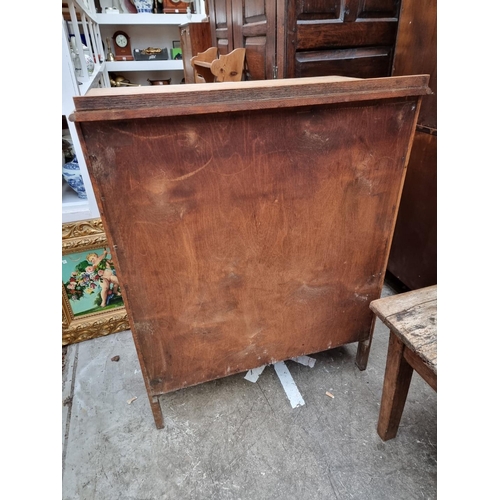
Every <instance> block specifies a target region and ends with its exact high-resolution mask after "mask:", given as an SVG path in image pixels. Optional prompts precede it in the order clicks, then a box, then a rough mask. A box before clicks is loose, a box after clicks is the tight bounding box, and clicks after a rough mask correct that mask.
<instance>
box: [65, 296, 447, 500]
mask: <svg viewBox="0 0 500 500" xmlns="http://www.w3.org/2000/svg"><path fill="white" fill-rule="evenodd" d="M393 293H394V291H393V290H392V289H390V288H389V287H388V286H385V287H384V291H383V296H385V295H390V294H393ZM388 335H389V331H388V329H387V327H385V326H384V325H383V324H382V323H381V322H380V321H377V325H376V329H375V332H374V338H373V344H372V348H371V353H370V359H369V361H368V367H367V369H366V370H365V371H363V372H361V371H359V370H358V368H357V367H356V366H355V363H354V360H355V356H356V348H357V344H351V345H347V346H344V347H340V348H337V349H332V350H330V351H326V352H322V353H319V354H316V355H311V357H313V358H314V359H316V364H315V365H314V367H313V368H309V367H307V366H303V365H300V364H298V363H295V362H292V361H287V362H286V364H287V366H288V368H289V370H290V372H291V374H292V376H293V378H294V380H295V382H296V384H297V386H298V389H299V391H300V393H301V395H302V397H303V399H304V401H305V405H304V406H301V407H298V408H292V407H291V405H290V402H289V401H288V399H287V397H286V395H285V392H284V390H283V387H282V385H281V383H280V381H279V379H278V376H277V375H276V372H275V371H274V370H273V369H272V367H267V368H266V369H265V370H264V372H263V373H262V375H261V376H260V378H259V379H258V381H257V382H256V383H251V382H249V381H247V380H245V379H244V376H245V373H241V374H238V375H233V376H230V377H226V378H223V379H220V380H216V381H213V382H208V383H204V384H200V385H198V386H195V387H191V388H188V389H183V390H179V391H176V392H174V393H170V394H167V395H164V396H162V397H161V398H160V402H161V406H162V409H163V414H164V417H165V428H164V429H162V430H157V429H156V427H155V425H154V422H153V417H152V414H151V409H150V406H149V402H148V398H147V395H146V390H145V388H144V382H143V378H142V375H141V371H140V367H139V362H138V360H137V356H136V352H135V347H134V343H133V339H132V336H131V333H130V331H126V332H121V333H118V334H114V335H111V336H108V337H102V338H98V339H93V340H89V341H85V342H82V343H80V344H74V345H71V346H69V347H68V349H67V354H66V359H65V363H64V370H63V419H62V423H63V429H62V430H63V460H62V466H63V479H62V491H63V497H62V498H63V500H77V499H78V500H86V499H89V500H90V499H95V500H114V499H117V500H118V499H119V500H163V499H168V500H170V499H176V500H177V499H180V500H184V499H186V500H191V499H193V500H198V499H200V500H205V499H206V500H208V499H213V500H219V499H220V500H225V499H228V500H237V499H241V500H247V499H248V500H270V499H273V500H279V499H287V500H295V499H300V500H320V499H321V500H322V499H329V500H330V499H360V500H361V499H362V500H367V499H370V500H376V499H381V500H390V499H394V500H407V499H434V498H436V497H437V462H436V461H437V400H436V399H437V397H436V393H434V391H433V390H432V389H431V388H430V387H429V386H427V384H426V383H425V382H424V381H423V380H422V379H421V378H420V377H419V375H418V374H416V373H415V374H414V376H413V380H412V383H411V386H410V391H409V394H408V399H407V403H406V406H405V410H404V413H403V417H402V421H401V425H400V428H399V432H398V435H397V436H396V438H395V439H393V440H390V441H387V442H385V443H384V442H383V441H382V440H381V439H380V438H379V436H378V434H377V432H376V426H377V419H378V412H379V407H380V398H381V395H382V384H383V377H384V370H385V360H386V354H387V343H388ZM116 355H118V356H120V360H119V361H118V362H114V361H111V358H112V357H113V356H116ZM327 391H329V392H330V393H331V394H333V395H334V398H333V399H332V398H330V397H328V396H327V395H326V394H325V393H326V392H327ZM134 397H136V398H137V399H135V400H134V401H132V402H130V403H129V401H130V400H131V399H132V398H134Z"/></svg>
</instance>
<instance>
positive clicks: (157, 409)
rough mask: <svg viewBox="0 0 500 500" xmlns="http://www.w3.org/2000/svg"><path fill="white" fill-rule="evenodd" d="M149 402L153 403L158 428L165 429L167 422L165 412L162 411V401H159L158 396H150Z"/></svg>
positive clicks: (152, 409) (152, 407) (152, 408)
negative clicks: (164, 421)
mask: <svg viewBox="0 0 500 500" xmlns="http://www.w3.org/2000/svg"><path fill="white" fill-rule="evenodd" d="M149 403H150V404H151V411H152V412H153V418H154V421H155V425H156V428H157V429H163V427H165V424H164V423H163V413H162V411H161V406H160V402H159V401H158V396H150V397H149Z"/></svg>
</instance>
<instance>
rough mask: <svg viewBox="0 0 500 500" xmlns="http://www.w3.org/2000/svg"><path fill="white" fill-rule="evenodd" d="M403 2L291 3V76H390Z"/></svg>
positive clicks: (338, 0)
mask: <svg viewBox="0 0 500 500" xmlns="http://www.w3.org/2000/svg"><path fill="white" fill-rule="evenodd" d="M399 9H400V0H345V1H342V0H333V1H332V0H290V1H289V2H288V8H287V16H288V21H287V33H286V54H287V59H286V65H287V67H286V72H285V74H286V76H287V77H289V78H293V77H307V76H325V75H340V76H352V77H357V78H375V77H382V76H389V75H390V74H391V69H392V58H393V52H394V46H395V42H396V34H397V26H398V16H399Z"/></svg>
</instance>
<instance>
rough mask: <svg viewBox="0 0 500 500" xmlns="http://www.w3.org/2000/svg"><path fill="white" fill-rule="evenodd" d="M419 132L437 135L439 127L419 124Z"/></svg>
mask: <svg viewBox="0 0 500 500" xmlns="http://www.w3.org/2000/svg"><path fill="white" fill-rule="evenodd" d="M417 132H423V133H424V134H429V135H435V136H436V137H437V135H438V132H437V129H435V128H432V127H427V126H425V125H417Z"/></svg>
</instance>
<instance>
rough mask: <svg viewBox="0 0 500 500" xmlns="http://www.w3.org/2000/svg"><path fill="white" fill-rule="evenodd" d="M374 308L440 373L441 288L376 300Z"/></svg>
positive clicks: (386, 322)
mask: <svg viewBox="0 0 500 500" xmlns="http://www.w3.org/2000/svg"><path fill="white" fill-rule="evenodd" d="M370 309H371V310H372V311H373V312H374V313H375V314H376V315H377V316H378V317H379V318H380V319H381V320H382V321H383V322H384V324H385V325H387V326H388V327H389V329H390V330H391V331H392V332H394V334H395V335H397V336H398V338H399V339H400V340H401V341H402V342H403V343H404V344H405V345H406V346H407V347H408V348H409V349H411V350H412V351H413V352H415V353H416V354H418V356H420V357H421V358H422V360H423V361H424V362H425V363H426V364H427V365H428V366H429V367H430V368H431V369H432V371H433V372H434V373H436V374H437V285H433V286H429V287H425V288H421V289H419V290H412V291H411V292H406V293H400V294H397V295H392V296H390V297H384V298H382V299H377V300H374V301H372V302H371V303H370Z"/></svg>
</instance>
